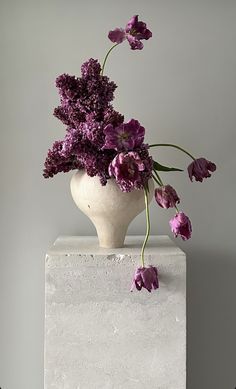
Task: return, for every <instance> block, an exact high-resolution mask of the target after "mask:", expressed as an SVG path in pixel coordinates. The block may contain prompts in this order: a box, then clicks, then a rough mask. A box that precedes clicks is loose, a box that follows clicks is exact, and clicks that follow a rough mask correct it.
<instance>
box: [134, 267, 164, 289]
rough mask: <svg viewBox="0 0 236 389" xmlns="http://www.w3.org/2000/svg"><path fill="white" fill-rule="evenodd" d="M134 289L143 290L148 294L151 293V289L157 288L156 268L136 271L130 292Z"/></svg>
mask: <svg viewBox="0 0 236 389" xmlns="http://www.w3.org/2000/svg"><path fill="white" fill-rule="evenodd" d="M134 287H136V289H138V290H141V289H142V288H145V289H147V290H148V292H151V290H152V289H157V288H159V282H158V272H157V268H156V267H154V266H149V267H148V268H147V267H139V268H138V269H136V271H135V273H134V277H133V282H132V286H131V292H132V291H133V289H134Z"/></svg>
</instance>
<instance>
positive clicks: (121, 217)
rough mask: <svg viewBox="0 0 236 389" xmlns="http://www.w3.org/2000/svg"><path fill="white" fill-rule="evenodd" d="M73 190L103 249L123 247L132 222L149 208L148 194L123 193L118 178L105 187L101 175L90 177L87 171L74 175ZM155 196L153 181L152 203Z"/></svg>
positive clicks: (150, 195)
mask: <svg viewBox="0 0 236 389" xmlns="http://www.w3.org/2000/svg"><path fill="white" fill-rule="evenodd" d="M70 188H71V194H72V197H73V200H74V202H75V204H76V205H77V207H78V208H79V209H80V210H81V211H82V212H83V213H84V214H85V215H87V216H88V217H89V219H90V220H91V221H92V222H93V224H94V226H95V228H96V230H97V235H98V239H99V244H100V247H105V248H114V247H123V245H124V240H125V235H126V232H127V229H128V226H129V224H130V222H131V221H132V220H133V219H134V218H135V217H136V216H137V215H138V214H139V213H141V212H142V211H143V210H144V209H145V201H144V191H143V190H133V191H132V192H129V193H125V192H122V191H121V190H120V188H119V187H118V185H117V184H116V182H115V180H114V179H110V180H108V182H107V184H106V185H105V186H102V185H101V183H100V180H99V178H98V177H97V176H96V177H89V176H88V175H87V174H86V172H85V171H83V170H81V171H77V172H76V173H75V174H74V175H73V176H72V178H71V183H70ZM153 193H154V183H153V180H152V179H150V181H149V194H148V202H150V201H151V200H152V198H153Z"/></svg>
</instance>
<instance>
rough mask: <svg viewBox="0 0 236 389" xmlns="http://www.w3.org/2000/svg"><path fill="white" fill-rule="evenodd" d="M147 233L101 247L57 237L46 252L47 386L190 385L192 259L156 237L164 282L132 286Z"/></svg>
mask: <svg viewBox="0 0 236 389" xmlns="http://www.w3.org/2000/svg"><path fill="white" fill-rule="evenodd" d="M142 240H143V237H127V239H126V246H125V247H124V248H121V249H102V248H99V247H98V243H97V239H96V238H94V237H59V238H58V239H57V240H56V242H55V243H54V245H53V247H52V248H51V249H50V250H49V251H48V253H47V255H46V267H45V272H46V312H45V386H44V388H45V389H185V388H186V294H185V289H186V258H185V254H184V253H183V252H182V251H181V250H180V249H179V248H178V247H176V246H175V245H174V243H173V242H172V241H171V240H170V239H169V238H168V237H167V236H159V237H151V239H150V240H149V244H148V248H147V250H146V263H147V264H152V265H155V266H157V268H158V270H159V280H160V289H158V290H156V291H154V292H152V293H148V292H147V291H146V290H142V291H141V292H138V291H136V290H135V291H134V292H133V293H131V292H130V285H131V280H132V276H133V273H134V270H135V268H136V267H137V266H138V265H139V254H140V247H141V244H142Z"/></svg>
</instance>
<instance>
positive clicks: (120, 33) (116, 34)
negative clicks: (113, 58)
mask: <svg viewBox="0 0 236 389" xmlns="http://www.w3.org/2000/svg"><path fill="white" fill-rule="evenodd" d="M125 37H126V34H125V30H123V28H115V30H113V31H109V33H108V38H109V39H110V40H111V41H112V42H113V43H122V42H123V41H124V40H125Z"/></svg>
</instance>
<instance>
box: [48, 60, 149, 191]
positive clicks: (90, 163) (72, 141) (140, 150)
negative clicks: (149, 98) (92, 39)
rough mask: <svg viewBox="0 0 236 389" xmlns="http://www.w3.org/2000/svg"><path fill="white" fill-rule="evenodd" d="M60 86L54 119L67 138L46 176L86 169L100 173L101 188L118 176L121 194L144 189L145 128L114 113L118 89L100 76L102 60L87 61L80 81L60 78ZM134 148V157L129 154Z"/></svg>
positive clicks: (52, 158)
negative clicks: (115, 93) (61, 126)
mask: <svg viewBox="0 0 236 389" xmlns="http://www.w3.org/2000/svg"><path fill="white" fill-rule="evenodd" d="M56 86H57V88H58V89H59V94H60V102H61V104H60V106H59V107H57V108H55V110H54V115H55V116H56V117H57V118H58V119H59V120H61V121H62V123H64V124H65V125H66V126H67V129H66V135H65V137H64V139H63V140H60V141H56V142H55V143H54V144H53V146H52V149H51V150H49V151H48V155H47V158H46V161H45V169H44V177H45V178H48V177H53V176H54V175H55V174H57V173H59V172H68V171H69V170H72V169H85V170H86V172H87V174H88V175H89V176H92V177H93V176H95V175H98V176H99V177H100V180H101V183H102V185H105V184H106V182H107V180H108V179H109V178H110V177H115V178H116V179H117V183H118V185H119V186H120V188H121V190H122V191H125V192H126V191H130V190H132V189H134V188H142V187H143V186H144V185H145V183H146V182H147V180H148V179H149V178H150V177H151V170H152V159H151V157H149V154H148V151H147V149H145V150H144V148H145V146H144V145H143V141H144V132H145V130H144V128H143V127H142V126H140V124H139V122H138V121H137V120H134V119H132V120H131V121H130V122H128V123H124V117H123V115H121V114H120V113H119V112H117V111H115V110H114V108H113V106H112V104H111V101H112V100H113V98H114V91H115V89H116V85H115V83H114V82H113V81H110V80H109V78H108V77H106V76H103V75H101V66H100V64H99V62H98V61H97V60H94V59H92V58H91V59H90V60H89V61H87V62H85V63H84V64H83V65H82V67H81V77H80V78H76V77H75V76H69V75H68V74H62V75H61V76H59V77H58V78H57V79H56ZM133 150H135V151H134V155H136V158H133V157H132V153H131V154H130V153H129V152H130V151H132V152H133ZM119 152H122V153H121V154H120V153H119ZM124 161H125V162H124ZM140 161H142V162H141V163H142V169H140ZM115 167H116V168H115ZM126 169H127V170H126ZM118 170H119V173H118Z"/></svg>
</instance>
